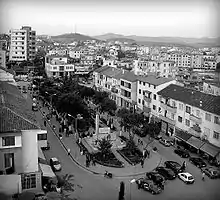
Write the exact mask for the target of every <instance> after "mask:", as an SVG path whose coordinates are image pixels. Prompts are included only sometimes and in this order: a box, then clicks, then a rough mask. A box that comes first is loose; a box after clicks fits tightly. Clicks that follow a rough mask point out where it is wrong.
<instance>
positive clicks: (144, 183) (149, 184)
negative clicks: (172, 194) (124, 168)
mask: <svg viewBox="0 0 220 200" xmlns="http://www.w3.org/2000/svg"><path fill="white" fill-rule="evenodd" d="M136 183H137V185H138V189H143V190H145V191H148V192H150V193H151V194H160V193H161V192H162V189H161V188H160V187H158V186H157V185H156V184H154V182H153V181H152V180H149V179H147V178H139V179H138V180H136Z"/></svg>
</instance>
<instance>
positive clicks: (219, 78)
mask: <svg viewBox="0 0 220 200" xmlns="http://www.w3.org/2000/svg"><path fill="white" fill-rule="evenodd" d="M215 71H216V72H217V74H218V82H220V62H219V63H217V65H216V70H215Z"/></svg>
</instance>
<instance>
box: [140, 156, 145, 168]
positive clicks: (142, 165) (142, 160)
mask: <svg viewBox="0 0 220 200" xmlns="http://www.w3.org/2000/svg"><path fill="white" fill-rule="evenodd" d="M141 167H142V168H144V159H143V158H142V159H141Z"/></svg>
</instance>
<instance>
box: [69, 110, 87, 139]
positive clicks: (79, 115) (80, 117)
mask: <svg viewBox="0 0 220 200" xmlns="http://www.w3.org/2000/svg"><path fill="white" fill-rule="evenodd" d="M67 115H68V116H69V117H72V118H73V119H75V133H76V135H78V129H77V122H78V119H83V117H82V115H81V114H77V115H76V117H73V116H72V115H71V114H67Z"/></svg>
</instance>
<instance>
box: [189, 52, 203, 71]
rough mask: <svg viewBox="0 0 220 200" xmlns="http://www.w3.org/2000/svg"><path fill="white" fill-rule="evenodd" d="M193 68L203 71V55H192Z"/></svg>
mask: <svg viewBox="0 0 220 200" xmlns="http://www.w3.org/2000/svg"><path fill="white" fill-rule="evenodd" d="M191 59H192V60H191V68H193V69H201V68H202V66H203V57H202V54H191Z"/></svg>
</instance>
